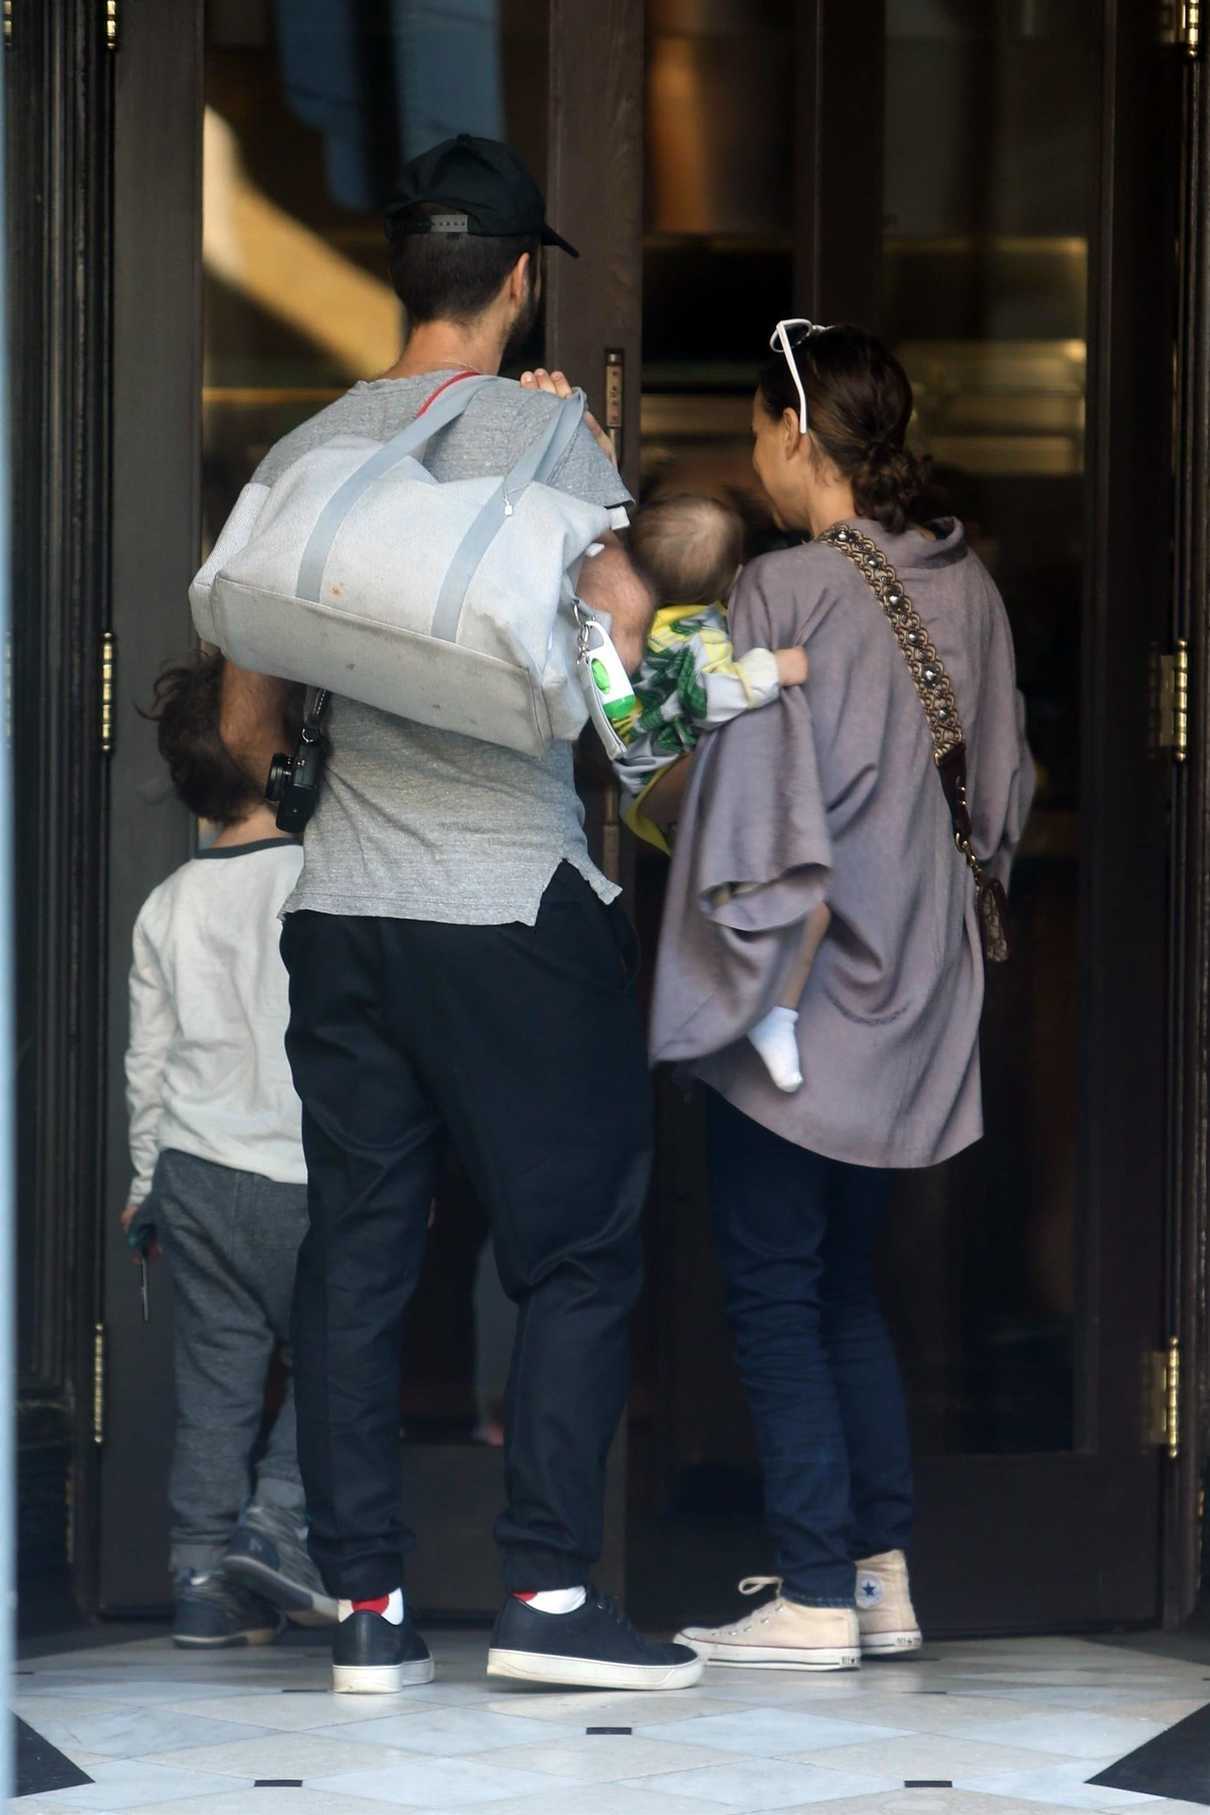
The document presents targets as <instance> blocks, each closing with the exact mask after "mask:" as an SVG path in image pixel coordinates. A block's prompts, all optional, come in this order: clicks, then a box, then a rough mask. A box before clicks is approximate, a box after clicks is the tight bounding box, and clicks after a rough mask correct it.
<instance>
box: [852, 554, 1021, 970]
mask: <svg viewBox="0 0 1210 1815" xmlns="http://www.w3.org/2000/svg"><path fill="white" fill-rule="evenodd" d="M818 539H819V541H820V542H824V543H827V544H828V546H829V547H831V548H836V549H839V551H840V553H841V554H842V555H844V556H845V558H846V559H847V560H849V561H851V562H852V564H853V566H854V567H855V568H856V569H857V571H858V573H859V574H860V575H861V577H862V579H863V580H864V581H865V582H866V585H867V586H868V587H869V588H870V591H871V592H872V593H873V594H874V597H875V598H876V599H877V600H878V603H879V605H881V607H882V613H883V616H884V617H885V618H886V621H887V623H888V624H889V625H890V627H891V629H892V630H893V631H894V633H895V640H896V641H897V643H898V644H899V647H900V649H901V650H902V652H903V658H904V660H905V661H906V663H907V665H908V670H909V672H910V673H911V676H912V680H913V683H914V684H915V688H916V695H917V698H918V699H919V701H920V704H921V705H922V706H923V708H924V715H925V717H926V718H927V720H928V727H929V735H930V737H931V738H932V742H933V761H934V762H935V763H936V765H937V773H938V775H939V776H940V778H941V786H942V789H943V791H944V793H945V799H946V804H947V805H948V807H949V810H950V820H951V823H952V825H953V830H954V843H955V845H956V846H957V848H958V851H959V854H960V855H961V856H962V858H963V860H964V861H965V863H966V864H967V867H968V868H969V870H970V872H971V875H972V876H973V877H974V879H975V903H976V907H977V909H978V914H979V931H980V936H981V938H982V942H983V952H984V956H985V957H986V958H987V959H988V961H989V963H992V964H1003V963H1004V961H1005V960H1006V959H1007V957H1008V932H1007V916H1008V904H1007V900H1006V898H1005V894H1004V889H1003V887H1002V886H1001V884H1000V883H999V882H997V881H996V880H995V879H994V878H993V877H991V876H989V875H988V874H987V871H986V870H985V869H984V868H983V865H982V864H981V863H980V861H979V858H978V856H977V855H976V852H975V847H974V844H973V843H972V831H971V816H970V804H969V802H968V800H967V793H966V736H965V733H964V732H963V729H962V720H961V718H960V717H959V715H958V696H957V695H956V693H955V692H954V687H953V683H952V681H951V680H950V677H949V675H948V674H947V673H946V671H945V665H944V663H943V662H942V660H941V657H940V656H939V655H938V654H937V650H936V647H935V646H934V644H933V640H932V638H931V637H930V636H929V633H928V631H927V630H926V629H925V626H924V623H923V620H922V619H921V617H920V614H919V612H918V611H917V610H916V607H915V606H914V605H913V604H912V601H911V599H910V598H909V597H908V595H907V593H906V592H905V590H904V588H903V584H902V582H901V581H900V578H899V575H898V574H897V573H896V572H895V569H894V568H893V567H892V566H891V563H890V562H889V561H888V560H887V558H886V556H885V555H884V554H883V552H882V550H881V549H880V548H879V546H878V544H877V543H876V542H874V541H873V540H872V539H871V538H870V537H869V536H867V535H865V534H864V533H863V532H862V531H861V530H859V529H854V527H853V525H852V524H851V523H834V524H833V525H832V527H831V529H828V530H825V531H824V533H823V535H822V536H820V537H819V538H818Z"/></svg>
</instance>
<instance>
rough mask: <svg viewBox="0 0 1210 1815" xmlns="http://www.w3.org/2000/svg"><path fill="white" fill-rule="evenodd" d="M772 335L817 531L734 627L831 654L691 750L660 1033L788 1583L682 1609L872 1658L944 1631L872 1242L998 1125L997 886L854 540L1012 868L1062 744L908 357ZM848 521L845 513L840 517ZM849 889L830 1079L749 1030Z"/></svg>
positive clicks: (992, 856) (745, 590) (829, 1005)
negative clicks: (981, 903)
mask: <svg viewBox="0 0 1210 1815" xmlns="http://www.w3.org/2000/svg"><path fill="white" fill-rule="evenodd" d="M772 346H773V349H774V357H773V358H772V359H771V361H770V362H769V364H768V365H767V366H766V368H765V369H764V371H763V373H762V375H761V379H760V384H759V388H758V390H757V394H756V397H755V400H754V405H753V413H752V428H753V435H754V439H755V453H754V464H755V468H756V472H757V475H758V477H759V479H760V481H761V484H762V486H763V487H764V490H765V491H766V493H767V494H768V497H769V501H770V503H771V504H772V506H773V510H774V512H775V515H776V517H777V519H778V521H779V523H780V524H781V525H782V526H783V527H784V528H786V529H788V530H797V531H803V532H809V533H810V535H811V536H812V538H813V540H812V541H811V542H809V543H807V544H806V545H804V546H798V547H794V548H791V549H789V550H785V551H782V552H779V553H776V554H771V555H766V556H763V557H762V558H760V559H759V560H756V561H754V562H753V563H752V564H751V565H750V566H749V567H747V568H746V569H745V570H744V572H743V574H742V575H741V577H740V581H739V585H738V589H737V591H736V593H735V596H734V600H733V604H732V614H731V616H732V633H733V637H734V642H735V648H736V652H737V654H742V653H743V651H744V650H746V649H747V648H749V647H752V646H754V645H757V644H764V645H765V646H767V647H771V648H772V647H778V648H780V647H784V646H788V645H791V644H794V643H802V644H804V645H805V647H806V649H807V652H808V657H809V661H810V675H811V678H810V681H809V683H808V685H807V686H806V687H797V688H790V689H787V690H786V691H785V692H783V693H782V695H781V697H780V698H779V699H778V700H777V701H775V702H774V703H773V704H771V705H770V706H768V707H766V708H765V709H764V710H763V711H761V712H754V713H747V714H744V715H743V716H742V717H741V718H738V719H736V720H735V721H734V722H733V723H732V724H730V725H727V726H726V727H724V728H723V729H721V730H719V731H717V732H714V733H712V734H711V736H710V737H709V738H708V739H707V740H705V742H704V744H703V746H702V748H701V750H700V751H699V752H698V754H697V756H696V758H695V760H694V764H693V771H692V774H691V776H690V779H689V785H688V791H687V796H686V801H685V807H684V811H683V813H682V815H681V818H680V825H679V830H678V836H677V844H676V850H675V853H674V857H673V867H672V872H671V876H670V881H669V893H668V903H667V907H666V912H665V923H664V931H663V936H662V942H661V951H660V958H659V964H658V968H657V979H656V1000H655V1011H654V1031H653V1038H654V1050H655V1057H656V1058H657V1059H674V1060H680V1061H686V1060H687V1061H690V1062H691V1063H692V1069H693V1070H694V1071H695V1072H696V1074H697V1076H698V1077H699V1078H700V1079H702V1081H703V1082H704V1083H705V1085H706V1086H707V1087H708V1088H707V1089H706V1092H705V1096H706V1103H707V1119H708V1138H709V1150H710V1163H711V1180H712V1185H711V1191H712V1198H713V1207H714V1218H715V1225H716V1233H717V1241H718V1246H719V1252H720V1257H721V1260H722V1264H723V1268H724V1271H725V1275H726V1281H727V1294H728V1314H729V1317H730V1320H731V1324H732V1327H733V1330H734V1332H735V1340H736V1347H737V1353H738V1359H739V1365H740V1369H741V1373H742V1376H743V1380H744V1384H745V1388H746V1390H747V1394H748V1398H749V1401H750V1403H751V1408H752V1413H753V1418H754V1422H755V1425H756V1431H757V1438H758V1443H759V1448H760V1455H761V1462H762V1466H763V1470H764V1480H765V1497H766V1508H767V1516H768V1521H769V1525H770V1527H771V1532H772V1536H773V1539H774V1543H775V1546H776V1553H777V1568H778V1571H779V1574H778V1576H777V1577H772V1578H754V1579H751V1580H750V1581H748V1582H746V1583H743V1584H741V1586H742V1587H743V1588H744V1589H745V1591H747V1592H756V1591H757V1590H758V1589H760V1588H761V1587H765V1586H770V1585H771V1586H774V1588H775V1590H776V1592H775V1595H774V1598H773V1599H772V1600H770V1601H768V1602H767V1603H765V1604H764V1605H763V1606H761V1607H759V1608H758V1609H757V1610H756V1612H755V1613H754V1614H752V1615H749V1616H748V1617H747V1618H746V1619H741V1620H739V1621H737V1622H735V1624H734V1625H732V1626H725V1627H719V1628H716V1629H711V1630H706V1629H700V1628H699V1629H692V1628H691V1629H690V1630H688V1631H686V1632H684V1633H682V1634H681V1635H680V1636H681V1638H682V1639H683V1640H685V1641H687V1642H688V1643H691V1644H692V1645H694V1647H695V1648H696V1649H697V1650H698V1651H699V1652H700V1653H701V1654H702V1655H703V1656H705V1657H706V1659H707V1660H708V1661H710V1662H714V1663H726V1664H752V1665H765V1666H767V1665H769V1664H781V1665H788V1666H791V1667H793V1666H797V1667H802V1668H809V1669H846V1668H851V1667H853V1666H855V1665H857V1664H858V1663H859V1662H860V1658H861V1654H862V1653H863V1652H865V1653H875V1654H878V1653H882V1654H893V1653H905V1652H911V1651H913V1650H917V1649H918V1648H919V1646H920V1642H921V1641H920V1632H919V1629H918V1626H917V1622H916V1618H915V1615H914V1613H913V1611H912V1603H911V1597H910V1593H909V1587H908V1576H907V1567H906V1561H905V1551H906V1548H907V1544H908V1537H909V1530H910V1525H911V1515H912V1486H911V1463H910V1455H909V1445H908V1433H907V1422H906V1417H905V1412H904V1402H903V1393H902V1388H901V1385H900V1381H899V1375H898V1370H897V1367H896V1362H895V1357H894V1354H893V1351H892V1348H891V1344H890V1340H889V1337H888V1334H887V1331H886V1327H885V1325H884V1323H883V1320H882V1316H881V1313H880V1310H879V1307H878V1303H877V1296H876V1291H875V1284H874V1271H873V1255H874V1249H875V1243H876V1240H877V1238H878V1234H879V1230H880V1227H881V1224H882V1221H883V1217H884V1214H885V1209H886V1204H887V1198H888V1187H889V1180H890V1173H891V1171H892V1170H894V1169H898V1168H904V1167H923V1166H932V1165H935V1164H936V1163H937V1162H938V1161H941V1160H945V1159H948V1158H949V1157H950V1156H951V1155H952V1154H955V1153H957V1152H959V1151H960V1150H961V1149H962V1148H964V1147H966V1146H968V1145H970V1143H972V1142H973V1141H976V1140H978V1139H979V1137H980V1134H981V1133H982V1121H981V1105H980V1086H979V1050H978V1034H979V1019H980V1011H981V1007H982V1002H983V962H984V960H983V952H982V949H981V936H980V915H979V912H978V910H977V906H976V884H975V881H974V879H973V877H972V873H971V869H970V867H969V866H968V864H967V862H965V861H964V860H963V858H962V857H961V855H960V854H959V852H958V851H957V850H956V849H955V841H954V836H953V824H952V820H951V809H950V806H949V804H947V797H946V793H945V791H944V789H943V786H942V782H941V779H940V775H939V772H938V765H937V763H936V762H935V761H934V742H933V731H932V729H931V725H930V719H929V717H928V716H927V715H926V710H925V706H924V704H923V703H922V692H921V691H918V685H917V680H916V679H914V678H913V673H912V670H911V668H910V667H909V664H908V660H907V659H906V656H907V653H908V652H909V649H910V648H911V647H914V646H915V645H914V644H912V643H911V642H910V641H909V643H907V644H903V645H901V642H900V640H899V637H898V636H897V634H896V630H895V628H894V627H893V626H894V622H895V621H898V620H894V619H893V618H892V616H890V615H888V609H886V608H884V606H883V604H882V603H880V601H879V598H878V597H877V596H876V595H875V592H874V591H873V590H872V589H871V586H870V583H869V581H868V580H867V578H866V577H865V575H864V573H863V572H862V571H861V569H860V568H859V567H858V566H857V565H855V564H854V562H853V560H852V559H851V556H852V555H853V554H854V553H855V552H858V551H859V550H861V549H865V551H866V553H867V555H868V554H869V552H870V551H869V549H868V545H867V544H865V543H864V542H862V541H861V538H869V540H870V542H872V543H873V544H874V545H875V547H874V554H875V557H876V555H877V552H878V551H881V553H882V555H883V556H885V558H886V560H887V561H889V563H890V565H891V568H892V569H893V570H894V574H895V575H897V576H898V585H897V586H894V585H892V584H890V583H888V585H887V587H886V588H884V590H890V591H891V593H892V596H895V595H897V594H899V593H903V592H906V594H907V596H908V601H909V603H910V605H914V607H915V611H916V613H917V614H918V616H919V618H920V620H922V626H923V630H924V631H925V632H927V637H928V638H929V639H931V644H926V643H924V642H920V643H919V646H920V647H928V648H931V649H932V654H931V655H930V656H929V657H928V660H927V661H926V662H925V663H924V664H923V670H924V672H925V674H926V676H927V679H926V680H923V681H922V682H921V687H922V688H941V690H942V693H944V680H945V676H948V678H949V681H950V683H951V684H952V688H953V695H952V696H949V695H946V696H945V697H946V698H948V699H949V701H950V707H951V710H950V712H949V723H950V727H951V732H952V733H953V734H954V735H956V733H957V729H958V727H957V724H956V719H955V711H956V718H957V719H960V720H961V728H962V729H963V730H964V732H965V740H966V750H967V789H968V798H969V804H970V815H971V820H972V834H973V847H974V851H975V852H976V853H977V854H978V856H979V857H980V858H981V859H983V862H984V865H985V868H986V870H987V872H988V873H989V875H990V876H992V877H995V878H997V879H998V880H1000V881H1004V880H1006V878H1007V873H1008V868H1009V864H1010V861H1011V857H1012V853H1013V850H1014V848H1015V846H1016V844H1017V841H1018V839H1019V837H1020V834H1021V829H1022V826H1023V823H1024V820H1025V816H1026V813H1027V812H1028V808H1029V802H1030V797H1031V793H1032V786H1033V773H1032V764H1031V762H1030V758H1029V754H1028V751H1027V749H1026V746H1025V742H1024V736H1023V729H1022V723H1023V716H1022V713H1021V709H1020V703H1019V698H1018V695H1017V691H1016V681H1015V674H1014V664H1013V653H1012V642H1011V637H1010V633H1009V627H1008V621H1007V618H1006V615H1005V612H1004V607H1003V604H1002V602H1001V599H1000V597H999V594H998V593H997V591H996V588H995V586H994V585H993V583H992V581H991V579H990V577H989V576H988V574H987V572H986V570H985V568H984V567H983V566H982V565H981V563H980V562H979V560H978V559H977V557H976V556H975V555H974V554H973V553H972V552H971V551H970V549H969V548H968V547H967V544H966V538H965V535H964V532H963V528H962V525H961V524H960V523H958V522H956V521H953V520H946V521H942V522H938V523H934V524H931V525H928V526H925V525H922V524H919V523H918V522H917V521H915V518H914V515H913V512H914V508H915V505H916V501H917V497H918V494H919V492H920V486H921V472H920V468H919V466H918V463H917V461H916V460H915V459H914V457H913V456H912V454H911V453H909V452H908V451H907V449H906V447H905V445H904V437H905V433H906V431H907V427H908V423H909V421H910V419H911V415H912V391H911V386H910V385H909V383H908V379H907V376H906V374H905V373H904V371H903V368H902V367H901V366H900V364H899V362H898V361H897V360H896V359H895V358H894V357H893V356H892V355H891V354H890V353H889V352H888V351H887V350H886V348H885V347H883V346H882V345H881V344H880V343H879V342H878V341H877V340H875V339H874V337H873V336H872V335H870V334H867V333H865V332H864V331H863V330H861V329H859V328H852V327H833V328H817V327H813V326H812V325H811V324H809V323H793V324H791V323H783V324H779V327H778V329H777V331H776V332H775V334H774V337H773V342H772ZM838 525H846V526H848V527H847V528H846V530H845V532H844V536H843V539H842V540H841V541H840V542H834V541H824V540H821V539H820V538H823V537H825V536H827V535H828V532H829V531H831V532H833V533H836V526H838ZM874 565H875V567H876V566H877V562H876V559H875V562H874ZM905 609H907V607H905V606H904V605H903V604H902V602H900V603H898V604H897V605H896V606H895V607H894V610H896V611H903V610H905ZM905 621H906V620H905ZM901 627H902V626H901ZM919 628H920V627H917V630H919ZM917 630H913V632H912V635H913V637H914V638H915V637H916V636H917ZM918 666H920V664H918ZM942 671H943V672H942ZM929 697H931V695H930V696H929ZM944 716H945V715H944V714H943V717H944ZM821 904H826V906H827V908H828V909H829V910H830V922H829V925H828V931H827V934H826V936H825V937H824V939H823V943H822V945H821V946H820V949H819V952H818V956H817V957H816V959H815V962H814V965H813V967H812V969H811V972H810V975H809V978H808V981H807V984H806V988H805V990H804V992H803V994H802V997H801V1000H800V1003H799V1016H798V1026H797V1038H798V1047H799V1055H800V1062H801V1069H802V1072H803V1076H804V1082H803V1084H802V1086H801V1088H800V1089H799V1090H797V1091H796V1092H795V1093H793V1094H787V1093H785V1092H784V1091H779V1090H778V1089H777V1087H776V1086H775V1085H774V1083H773V1082H772V1081H771V1079H770V1077H769V1074H768V1072H767V1071H766V1069H765V1067H764V1066H763V1065H762V1064H761V1062H760V1060H759V1058H758V1057H757V1056H756V1054H755V1052H754V1051H753V1049H752V1047H751V1046H750V1045H749V1044H748V1043H747V1041H746V1039H745V1035H746V1034H747V1033H748V1032H749V1030H750V1029H751V1028H752V1027H753V1026H754V1025H755V1024H756V1023H757V1022H758V1021H759V1020H760V1019H761V1017H762V1016H764V1015H766V1014H767V1013H768V1011H769V1010H770V1008H771V1007H772V1006H773V1005H775V1004H776V1003H778V1002H780V1001H781V1000H782V999H783V996H784V992H785V980H786V978H787V977H788V976H789V975H790V974H791V972H792V969H793V966H794V965H795V963H798V962H799V961H800V954H801V951H802V947H803V931H804V928H805V926H806V924H807V922H808V920H809V919H810V918H811V917H812V916H813V915H816V914H817V913H818V910H819V908H820V907H821Z"/></svg>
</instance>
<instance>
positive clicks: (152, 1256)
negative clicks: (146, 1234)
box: [118, 1204, 160, 1267]
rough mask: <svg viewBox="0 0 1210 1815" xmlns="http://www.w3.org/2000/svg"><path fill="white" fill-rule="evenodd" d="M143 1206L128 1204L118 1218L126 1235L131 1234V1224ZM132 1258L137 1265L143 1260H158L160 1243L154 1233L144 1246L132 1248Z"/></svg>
mask: <svg viewBox="0 0 1210 1815" xmlns="http://www.w3.org/2000/svg"><path fill="white" fill-rule="evenodd" d="M142 1208H143V1206H142V1204H127V1206H126V1208H125V1210H123V1212H122V1214H121V1216H120V1217H119V1218H118V1221H119V1222H120V1223H121V1225H122V1233H123V1234H124V1235H129V1234H130V1225H131V1223H132V1222H133V1221H134V1219H135V1217H136V1216H137V1215H138V1214H139V1211H140V1210H141V1209H142ZM130 1258H131V1260H132V1261H133V1262H134V1264H135V1266H136V1267H137V1266H138V1264H139V1262H140V1261H141V1260H158V1259H159V1258H160V1244H159V1241H158V1240H157V1238H156V1237H155V1235H154V1234H153V1235H152V1238H151V1240H150V1241H149V1242H148V1243H147V1244H146V1246H145V1247H144V1248H142V1249H139V1248H134V1249H132V1251H131V1255H130Z"/></svg>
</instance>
